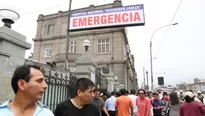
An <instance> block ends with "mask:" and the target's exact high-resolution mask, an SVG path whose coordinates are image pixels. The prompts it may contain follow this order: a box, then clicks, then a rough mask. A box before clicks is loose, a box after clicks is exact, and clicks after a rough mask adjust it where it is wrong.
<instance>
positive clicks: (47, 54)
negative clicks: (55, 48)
mask: <svg viewBox="0 0 205 116" xmlns="http://www.w3.org/2000/svg"><path fill="white" fill-rule="evenodd" d="M51 54H52V46H51V44H46V45H44V51H43V57H50V56H51Z"/></svg>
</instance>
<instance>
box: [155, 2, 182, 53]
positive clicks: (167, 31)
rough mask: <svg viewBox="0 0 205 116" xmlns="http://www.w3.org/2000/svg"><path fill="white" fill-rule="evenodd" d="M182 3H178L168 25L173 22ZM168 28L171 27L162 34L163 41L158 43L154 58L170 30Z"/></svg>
mask: <svg viewBox="0 0 205 116" xmlns="http://www.w3.org/2000/svg"><path fill="white" fill-rule="evenodd" d="M182 2H183V0H181V1H180V3H179V5H178V7H177V9H176V11H175V13H174V16H173V17H172V20H171V22H170V24H172V23H173V21H174V19H175V17H176V15H177V13H178V11H179V8H180V6H181V4H182ZM170 27H171V26H169V27H168V28H167V30H166V32H165V34H164V37H163V39H162V41H161V43H160V45H159V47H158V49H157V52H156V53H155V55H154V56H156V55H157V53H158V52H159V50H160V48H161V46H162V44H163V42H164V40H165V38H166V36H167V34H168V32H169V30H170Z"/></svg>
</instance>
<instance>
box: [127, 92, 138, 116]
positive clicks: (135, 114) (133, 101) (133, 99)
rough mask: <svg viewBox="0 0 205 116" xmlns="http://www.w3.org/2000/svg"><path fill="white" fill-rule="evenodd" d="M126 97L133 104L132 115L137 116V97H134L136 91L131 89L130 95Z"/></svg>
mask: <svg viewBox="0 0 205 116" xmlns="http://www.w3.org/2000/svg"><path fill="white" fill-rule="evenodd" d="M128 97H129V98H130V99H131V100H132V103H133V115H134V116H137V105H136V99H137V96H136V90H135V89H132V90H131V91H130V95H128Z"/></svg>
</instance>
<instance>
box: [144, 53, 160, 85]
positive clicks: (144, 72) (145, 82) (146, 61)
mask: <svg viewBox="0 0 205 116" xmlns="http://www.w3.org/2000/svg"><path fill="white" fill-rule="evenodd" d="M153 59H157V57H154V58H153ZM148 61H149V60H147V61H146V62H145V63H144V65H143V78H144V85H146V82H145V64H146V63H147V62H148Z"/></svg>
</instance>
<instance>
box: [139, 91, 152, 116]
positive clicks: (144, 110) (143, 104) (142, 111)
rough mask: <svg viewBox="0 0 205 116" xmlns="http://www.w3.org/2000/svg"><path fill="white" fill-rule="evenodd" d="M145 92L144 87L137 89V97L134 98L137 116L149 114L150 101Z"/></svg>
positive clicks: (148, 115) (147, 115)
mask: <svg viewBox="0 0 205 116" xmlns="http://www.w3.org/2000/svg"><path fill="white" fill-rule="evenodd" d="M145 96H146V92H145V90H144V89H139V90H138V97H137V100H136V105H137V107H138V115H137V116H150V115H151V114H150V109H151V108H152V105H151V101H150V99H149V98H147V97H145Z"/></svg>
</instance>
